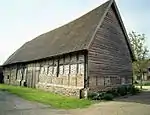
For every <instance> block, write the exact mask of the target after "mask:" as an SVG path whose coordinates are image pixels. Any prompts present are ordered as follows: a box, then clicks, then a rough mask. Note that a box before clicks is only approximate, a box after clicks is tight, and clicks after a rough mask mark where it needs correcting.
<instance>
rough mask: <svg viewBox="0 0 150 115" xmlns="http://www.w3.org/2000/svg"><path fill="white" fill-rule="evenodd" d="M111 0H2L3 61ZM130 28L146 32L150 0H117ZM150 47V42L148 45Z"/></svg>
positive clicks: (149, 40)
mask: <svg viewBox="0 0 150 115" xmlns="http://www.w3.org/2000/svg"><path fill="white" fill-rule="evenodd" d="M106 1H107V0H0V64H3V63H4V61H6V59H7V58H8V57H9V56H10V55H11V54H12V53H13V52H14V51H16V50H17V49H18V48H20V47H21V46H22V45H23V44H24V43H25V42H27V41H30V40H31V39H33V38H35V37H37V36H38V35H40V34H43V33H45V32H48V31H50V30H52V29H54V28H57V27H59V26H62V25H64V24H66V23H68V22H70V21H72V20H74V19H76V18H78V17H80V16H82V15H83V14H85V13H87V12H89V11H90V10H92V9H94V8H96V7H97V6H99V5H101V4H102V3H104V2H106ZM116 3H117V6H118V9H119V11H120V14H121V17H122V20H123V22H124V25H125V27H126V30H127V32H131V31H136V32H139V33H141V34H143V33H144V34H146V37H147V38H146V44H147V46H148V45H150V7H149V6H150V0H116ZM148 48H149V49H150V46H148Z"/></svg>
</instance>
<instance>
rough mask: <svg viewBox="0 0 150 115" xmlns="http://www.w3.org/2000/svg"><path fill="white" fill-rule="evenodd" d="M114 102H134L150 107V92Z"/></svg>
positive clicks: (143, 92)
mask: <svg viewBox="0 0 150 115" xmlns="http://www.w3.org/2000/svg"><path fill="white" fill-rule="evenodd" d="M114 101H118V102H133V103H141V104H147V105H150V91H148V90H145V91H142V92H141V93H139V94H137V95H133V96H128V97H122V98H117V99H115V100H114Z"/></svg>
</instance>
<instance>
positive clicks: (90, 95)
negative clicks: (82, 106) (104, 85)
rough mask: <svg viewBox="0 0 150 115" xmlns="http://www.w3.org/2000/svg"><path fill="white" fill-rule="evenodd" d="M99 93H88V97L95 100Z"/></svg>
mask: <svg viewBox="0 0 150 115" xmlns="http://www.w3.org/2000/svg"><path fill="white" fill-rule="evenodd" d="M97 95H98V94H97V93H95V92H93V93H88V99H92V100H94V98H95V97H96V96H97Z"/></svg>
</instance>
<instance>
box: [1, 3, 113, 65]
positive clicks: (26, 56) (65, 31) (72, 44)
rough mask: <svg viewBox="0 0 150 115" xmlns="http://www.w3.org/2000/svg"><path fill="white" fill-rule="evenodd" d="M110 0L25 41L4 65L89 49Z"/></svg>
mask: <svg viewBox="0 0 150 115" xmlns="http://www.w3.org/2000/svg"><path fill="white" fill-rule="evenodd" d="M109 4H110V1H107V2H106V3H104V4H102V5H101V6H99V7H97V8H96V9H94V10H92V11H90V12H89V13H87V14H85V15H83V16H82V17H80V18H78V19H76V20H74V21H72V22H70V23H68V24H66V25H64V26H62V27H59V28H56V29H54V30H52V31H50V32H47V33H44V34H42V35H40V36H38V37H36V38H35V39H33V40H31V41H29V42H27V43H25V44H24V45H23V46H22V47H21V48H19V49H18V50H17V51H16V52H14V53H13V54H12V55H11V56H10V57H9V58H8V59H7V60H6V62H5V63H4V64H3V65H7V64H12V63H18V62H28V61H33V60H38V59H42V58H47V57H51V56H55V55H60V54H64V53H69V52H74V51H78V50H84V49H87V46H88V44H89V43H90V40H91V37H92V35H93V33H94V31H95V29H96V27H97V25H98V23H99V21H100V20H101V18H102V17H103V15H104V13H105V11H106V9H107V8H108V6H109Z"/></svg>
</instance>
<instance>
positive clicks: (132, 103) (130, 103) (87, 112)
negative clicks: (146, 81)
mask: <svg viewBox="0 0 150 115" xmlns="http://www.w3.org/2000/svg"><path fill="white" fill-rule="evenodd" d="M72 115H150V92H144V93H142V94H139V95H135V96H130V97H128V98H122V99H116V100H115V101H111V102H101V103H98V104H95V105H93V106H91V107H89V108H88V109H78V110H74V112H73V113H72Z"/></svg>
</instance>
